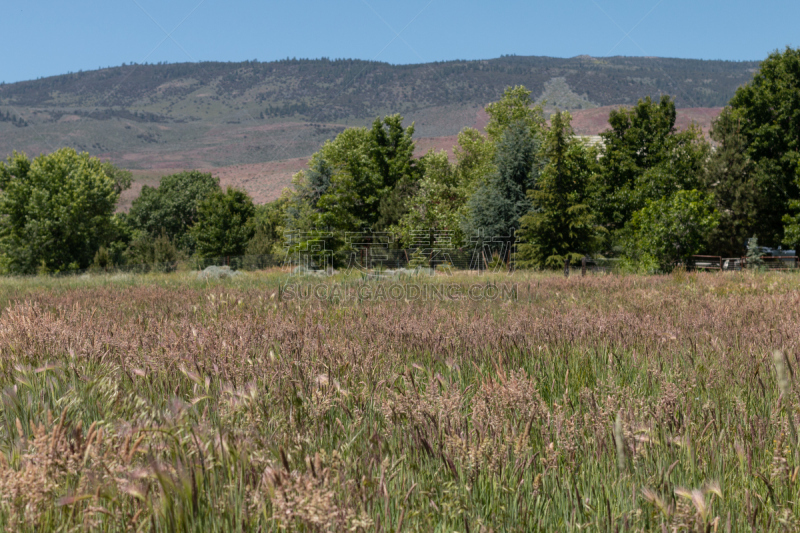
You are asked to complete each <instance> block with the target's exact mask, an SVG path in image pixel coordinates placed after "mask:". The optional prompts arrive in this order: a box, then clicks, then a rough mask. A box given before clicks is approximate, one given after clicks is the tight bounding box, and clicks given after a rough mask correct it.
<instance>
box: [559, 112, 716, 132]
mask: <svg viewBox="0 0 800 533" xmlns="http://www.w3.org/2000/svg"><path fill="white" fill-rule="evenodd" d="M619 107H621V106H605V107H597V108H595V109H583V110H580V111H572V112H571V113H572V127H573V128H574V129H575V133H577V134H578V135H597V134H598V133H601V132H603V131H605V130H607V129H608V128H609V126H608V115H609V113H610V112H611V111H612V110H614V109H619ZM721 112H722V108H721V107H693V108H685V109H678V112H677V115H678V116H677V118H676V120H675V127H676V128H677V129H678V130H679V131H682V130H685V129H687V128H688V127H689V124H691V123H692V122H694V123H696V124H697V125H698V126H700V128H701V129H702V130H703V134H705V136H706V137H708V132H709V130H710V129H711V123H712V122H713V120H714V119H715V118H717V116H718V115H719V114H720V113H721Z"/></svg>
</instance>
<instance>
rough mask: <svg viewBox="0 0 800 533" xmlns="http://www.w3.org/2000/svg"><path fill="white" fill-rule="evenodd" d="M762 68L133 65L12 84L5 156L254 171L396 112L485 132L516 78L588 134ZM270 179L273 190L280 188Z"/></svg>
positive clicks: (0, 92) (728, 90)
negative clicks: (489, 110)
mask: <svg viewBox="0 0 800 533" xmlns="http://www.w3.org/2000/svg"><path fill="white" fill-rule="evenodd" d="M757 68H758V63H757V62H731V61H700V60H687V59H664V58H636V57H610V58H592V57H588V56H581V57H575V58H570V59H559V58H549V57H518V56H505V57H501V58H498V59H491V60H485V61H447V62H440V63H428V64H420V65H390V64H387V63H379V62H370V61H358V60H335V61H333V60H327V59H320V60H285V61H276V62H270V63H260V62H242V63H218V62H203V63H178V64H162V65H123V66H121V67H114V68H107V69H100V70H96V71H89V72H79V73H71V74H65V75H61V76H53V77H48V78H42V79H38V80H31V81H24V82H19V83H12V84H2V85H0V157H3V158H4V157H5V156H7V155H8V154H10V153H11V152H12V150H19V151H24V152H26V153H28V154H29V155H36V154H38V153H40V152H49V151H52V150H54V149H56V148H59V147H61V146H72V147H74V148H76V149H79V150H83V151H88V152H90V153H92V154H93V155H98V156H100V157H103V158H107V159H111V160H113V161H115V162H116V163H118V164H120V165H122V166H125V167H128V168H132V169H142V170H147V169H162V170H163V169H171V168H176V169H177V168H221V167H225V168H228V167H234V166H239V167H240V168H248V169H251V171H253V169H256V168H262V167H261V166H259V165H262V164H265V163H268V162H271V161H283V160H289V159H292V160H296V159H297V158H304V157H307V156H308V155H310V154H311V153H313V152H314V151H315V150H317V149H318V148H319V146H320V145H321V144H322V143H323V142H324V141H325V139H328V138H331V137H333V136H335V135H336V134H337V133H338V132H340V131H341V130H342V129H343V128H344V127H346V126H352V125H366V124H369V123H370V122H371V121H372V119H374V118H375V117H377V116H380V115H384V114H388V113H402V114H403V115H404V116H405V117H406V119H407V121H408V122H409V123H410V122H411V121H414V122H415V124H416V131H417V135H416V136H417V137H421V138H439V137H450V136H453V135H455V134H456V133H458V131H460V130H461V129H462V128H464V127H465V126H478V127H481V126H482V125H483V124H484V123H485V119H486V116H485V113H484V112H483V108H484V106H485V105H486V104H487V103H489V102H492V101H496V100H497V99H498V98H499V97H500V96H501V95H502V93H503V90H504V89H505V88H506V87H508V86H510V85H525V86H526V87H528V88H529V89H531V90H532V91H533V94H534V96H535V97H536V98H537V99H538V100H539V101H543V100H546V102H547V105H546V109H547V110H548V111H552V110H553V109H555V108H560V109H569V110H576V111H580V113H578V114H579V115H580V114H583V115H584V116H583V117H576V129H579V130H582V131H583V130H586V132H587V133H588V132H591V131H593V130H596V129H598V128H600V129H602V127H603V124H604V123H605V120H604V117H607V106H618V105H630V104H634V103H636V101H637V100H638V99H639V98H642V97H644V96H648V95H652V96H654V97H658V96H659V95H661V94H669V95H672V96H674V97H675V99H676V104H677V106H678V107H680V108H718V107H719V106H723V105H725V104H726V103H727V102H728V100H729V99H730V97H731V96H732V95H733V93H734V91H735V90H736V88H737V87H739V86H740V85H742V84H744V83H746V82H747V81H749V80H750V79H751V77H752V75H753V72H754V71H755V70H756V69H757ZM601 108H605V109H601ZM704 125H705V124H704ZM705 126H706V127H707V125H705ZM442 141H444V139H442ZM447 142H449V140H448V141H447ZM423 144H424V142H423ZM427 144H428V145H429V146H438V145H439V144H440V141H437V140H431V141H430V142H428V143H427ZM248 165H249V166H248ZM253 165H256V166H253ZM263 168H272V167H270V166H267V167H263ZM281 172H282V174H281V176H283V175H284V174H285V173H286V171H283V170H282V171H281ZM249 176H250V177H248V180H249V181H250V182H254V180H255V181H257V180H258V179H259V178H258V175H257V174H256V175H253V173H252V172H251V173H250V174H249ZM231 179H233V178H231ZM281 179H282V180H283V181H285V180H286V177H285V176H284V177H282V178H281ZM260 187H261V188H260V190H261V191H263V193H262V194H264V195H266V196H272V195H273V194H274V192H273V191H274V190H275V187H274V186H272V185H263V186H260ZM266 191H269V193H267V192H266Z"/></svg>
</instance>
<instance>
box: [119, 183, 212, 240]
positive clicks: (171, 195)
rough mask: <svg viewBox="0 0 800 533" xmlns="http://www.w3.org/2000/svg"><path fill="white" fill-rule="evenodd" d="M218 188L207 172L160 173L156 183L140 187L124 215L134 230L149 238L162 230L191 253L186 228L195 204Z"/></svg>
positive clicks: (194, 217) (192, 219) (194, 216)
mask: <svg viewBox="0 0 800 533" xmlns="http://www.w3.org/2000/svg"><path fill="white" fill-rule="evenodd" d="M220 190H221V189H220V186H219V180H218V179H217V178H215V177H214V176H212V175H211V174H209V173H204V172H200V171H197V170H192V171H189V172H179V173H177V174H171V175H169V176H164V177H163V178H162V179H161V183H160V184H159V185H158V187H149V186H147V185H145V186H144V187H142V192H141V195H140V196H139V197H138V198H137V199H136V200H134V201H133V204H132V205H131V209H130V211H129V212H128V217H127V218H128V221H129V223H130V225H131V226H132V227H133V228H134V229H135V230H139V231H140V232H143V233H144V234H146V235H148V236H150V237H152V238H155V237H159V236H161V235H162V233H163V234H164V235H166V236H167V237H168V238H169V239H170V240H171V241H172V242H174V243H175V244H176V246H177V247H178V248H179V249H181V250H184V251H186V252H188V253H192V252H193V251H194V239H193V238H192V235H191V234H190V232H189V230H190V228H191V227H192V226H193V225H194V223H195V222H196V221H197V220H198V214H197V213H198V211H197V209H198V206H199V205H200V202H202V201H203V200H204V199H205V198H206V197H208V196H209V195H210V194H212V193H214V192H219V191H220Z"/></svg>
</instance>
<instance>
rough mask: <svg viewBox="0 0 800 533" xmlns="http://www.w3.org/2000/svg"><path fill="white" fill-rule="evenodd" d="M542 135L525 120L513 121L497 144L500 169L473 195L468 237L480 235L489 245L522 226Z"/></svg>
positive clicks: (466, 229)
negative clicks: (521, 220) (536, 132)
mask: <svg viewBox="0 0 800 533" xmlns="http://www.w3.org/2000/svg"><path fill="white" fill-rule="evenodd" d="M539 146H540V140H539V137H538V136H536V135H534V134H533V133H532V132H531V128H530V127H529V125H528V124H526V123H525V122H524V121H519V122H516V123H514V124H511V125H510V126H509V127H508V128H506V129H505V131H504V132H503V135H502V137H501V139H500V141H499V142H498V143H497V151H496V154H495V161H494V162H495V167H496V170H495V171H494V172H493V173H492V174H490V175H489V176H488V178H487V180H486V182H485V183H482V184H481V185H480V186H479V187H478V188H477V189H476V191H475V192H474V193H473V194H472V196H470V199H469V201H468V204H467V210H468V214H467V218H466V220H465V222H464V225H463V230H464V233H465V234H466V235H467V237H468V238H475V237H480V238H482V239H485V240H486V243H485V244H487V245H489V246H494V247H499V246H500V244H499V242H500V241H496V242H497V243H498V244H496V245H493V244H491V243H492V239H497V238H509V239H512V240H513V237H514V233H515V232H516V230H517V229H518V228H519V219H520V217H521V216H522V215H524V214H525V213H527V212H528V210H530V207H531V201H530V199H529V198H528V196H527V194H526V193H527V191H528V190H529V189H531V188H533V187H534V185H535V184H536V179H537V177H538V175H539V165H538V164H537V163H538V160H537V155H538V152H539Z"/></svg>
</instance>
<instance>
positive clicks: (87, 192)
mask: <svg viewBox="0 0 800 533" xmlns="http://www.w3.org/2000/svg"><path fill="white" fill-rule="evenodd" d="M115 185H116V184H115V183H114V181H113V180H112V179H111V178H110V177H109V176H108V175H106V173H105V171H104V170H103V163H101V162H100V161H99V160H98V159H97V158H94V157H90V156H89V154H87V153H80V154H79V153H78V152H76V151H75V150H73V149H72V148H62V149H60V150H57V151H55V152H53V153H51V154H48V155H40V156H39V157H36V158H34V159H33V161H31V160H29V159H28V158H27V157H26V156H25V155H24V154H20V153H16V152H15V153H14V154H13V155H12V156H11V157H9V159H8V161H7V162H6V163H0V190H2V192H0V252H1V253H2V268H3V270H6V271H8V272H11V273H15V274H30V273H34V272H36V271H37V270H40V271H41V270H43V271H46V272H61V271H64V270H74V269H79V268H86V267H88V266H89V265H90V264H91V263H92V261H93V260H94V256H95V254H96V253H97V250H98V249H99V248H100V246H102V245H103V244H106V243H107V242H108V241H109V239H110V238H112V236H113V235H114V233H115V228H114V224H113V221H112V215H113V213H114V209H115V207H116V203H117V198H118V197H119V194H118V192H117V191H116V190H115Z"/></svg>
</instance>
